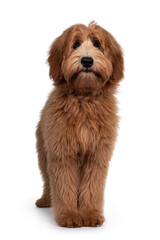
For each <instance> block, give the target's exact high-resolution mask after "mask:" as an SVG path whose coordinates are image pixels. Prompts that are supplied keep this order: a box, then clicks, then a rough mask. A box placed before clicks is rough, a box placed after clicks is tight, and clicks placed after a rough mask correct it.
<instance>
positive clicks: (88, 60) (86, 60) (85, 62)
mask: <svg viewBox="0 0 160 240" xmlns="http://www.w3.org/2000/svg"><path fill="white" fill-rule="evenodd" d="M81 64H82V66H83V67H85V68H89V67H92V65H93V58H91V57H83V58H82V59H81Z"/></svg>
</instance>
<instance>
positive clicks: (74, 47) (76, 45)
mask: <svg viewBox="0 0 160 240" xmlns="http://www.w3.org/2000/svg"><path fill="white" fill-rule="evenodd" d="M80 45H81V44H80V42H79V41H76V42H75V43H74V44H73V49H76V48H78V47H79V46H80Z"/></svg>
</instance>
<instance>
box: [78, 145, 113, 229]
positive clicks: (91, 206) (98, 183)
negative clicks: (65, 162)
mask: <svg viewBox="0 0 160 240" xmlns="http://www.w3.org/2000/svg"><path fill="white" fill-rule="evenodd" d="M108 151H109V152H108ZM108 151H107V149H105V148H101V149H100V148H99V149H96V151H95V152H93V153H90V154H89V155H88V157H87V158H86V160H85V163H84V166H83V167H82V171H81V183H80V188H79V213H80V215H81V217H82V220H83V225H84V226H91V227H95V226H98V225H99V226H100V225H102V224H103V222H104V217H103V201H104V187H105V181H106V176H107V171H108V165H109V158H110V150H109V149H108Z"/></svg>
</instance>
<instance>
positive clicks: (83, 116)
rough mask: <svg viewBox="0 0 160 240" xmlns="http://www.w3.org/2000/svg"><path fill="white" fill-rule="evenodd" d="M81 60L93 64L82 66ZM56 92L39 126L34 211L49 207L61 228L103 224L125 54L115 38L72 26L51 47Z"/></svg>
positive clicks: (92, 26)
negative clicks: (38, 192)
mask: <svg viewBox="0 0 160 240" xmlns="http://www.w3.org/2000/svg"><path fill="white" fill-rule="evenodd" d="M83 57H90V58H92V59H93V65H92V66H90V67H87V68H86V67H84V66H83V65H82V63H81V60H82V58H83ZM48 63H49V67H50V72H49V74H50V77H51V78H52V79H53V80H54V84H55V88H54V90H53V91H52V93H51V94H50V96H49V98H48V100H47V102H46V104H45V107H44V109H43V110H42V114H41V119H40V122H39V124H38V127H37V131H36V136H37V151H38V159H39V167H40V170H41V173H42V177H43V180H44V191H43V195H42V197H41V198H40V199H39V200H37V202H36V205H37V206H38V207H52V209H53V211H54V215H55V220H56V221H57V223H58V224H59V225H60V226H66V227H80V226H92V227H94V226H97V225H102V224H103V222H104V216H103V196H104V187H105V181H106V176H107V172H108V166H109V161H110V159H111V156H112V153H113V149H114V144H115V141H116V136H117V128H118V116H117V106H116V98H115V93H116V90H117V87H118V83H119V81H120V80H121V79H122V78H123V69H124V67H123V55H122V50H121V48H120V45H119V44H118V43H117V41H116V40H115V39H114V38H113V36H112V35H111V34H110V33H109V32H107V31H106V30H104V29H103V28H102V27H100V26H98V25H96V24H95V23H94V22H92V23H91V24H89V26H88V27H86V26H85V25H82V24H77V25H73V26H71V27H70V28H68V29H67V30H65V31H64V32H63V33H62V35H61V36H60V37H58V38H57V39H56V40H55V41H54V42H53V44H52V45H51V48H50V51H49V57H48Z"/></svg>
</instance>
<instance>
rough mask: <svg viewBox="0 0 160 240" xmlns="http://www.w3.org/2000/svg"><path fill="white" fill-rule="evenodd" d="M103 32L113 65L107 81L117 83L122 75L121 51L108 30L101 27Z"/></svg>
mask: <svg viewBox="0 0 160 240" xmlns="http://www.w3.org/2000/svg"><path fill="white" fill-rule="evenodd" d="M103 34H104V36H105V41H106V49H109V52H110V57H111V62H112V67H113V71H112V75H111V77H110V80H109V81H110V82H111V83H117V82H119V81H120V80H121V79H122V78H123V77H124V60H123V52H122V49H121V46H120V45H119V44H118V42H117V41H116V40H115V38H114V37H113V36H112V35H111V34H110V33H109V32H107V31H106V30H104V29H103Z"/></svg>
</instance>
